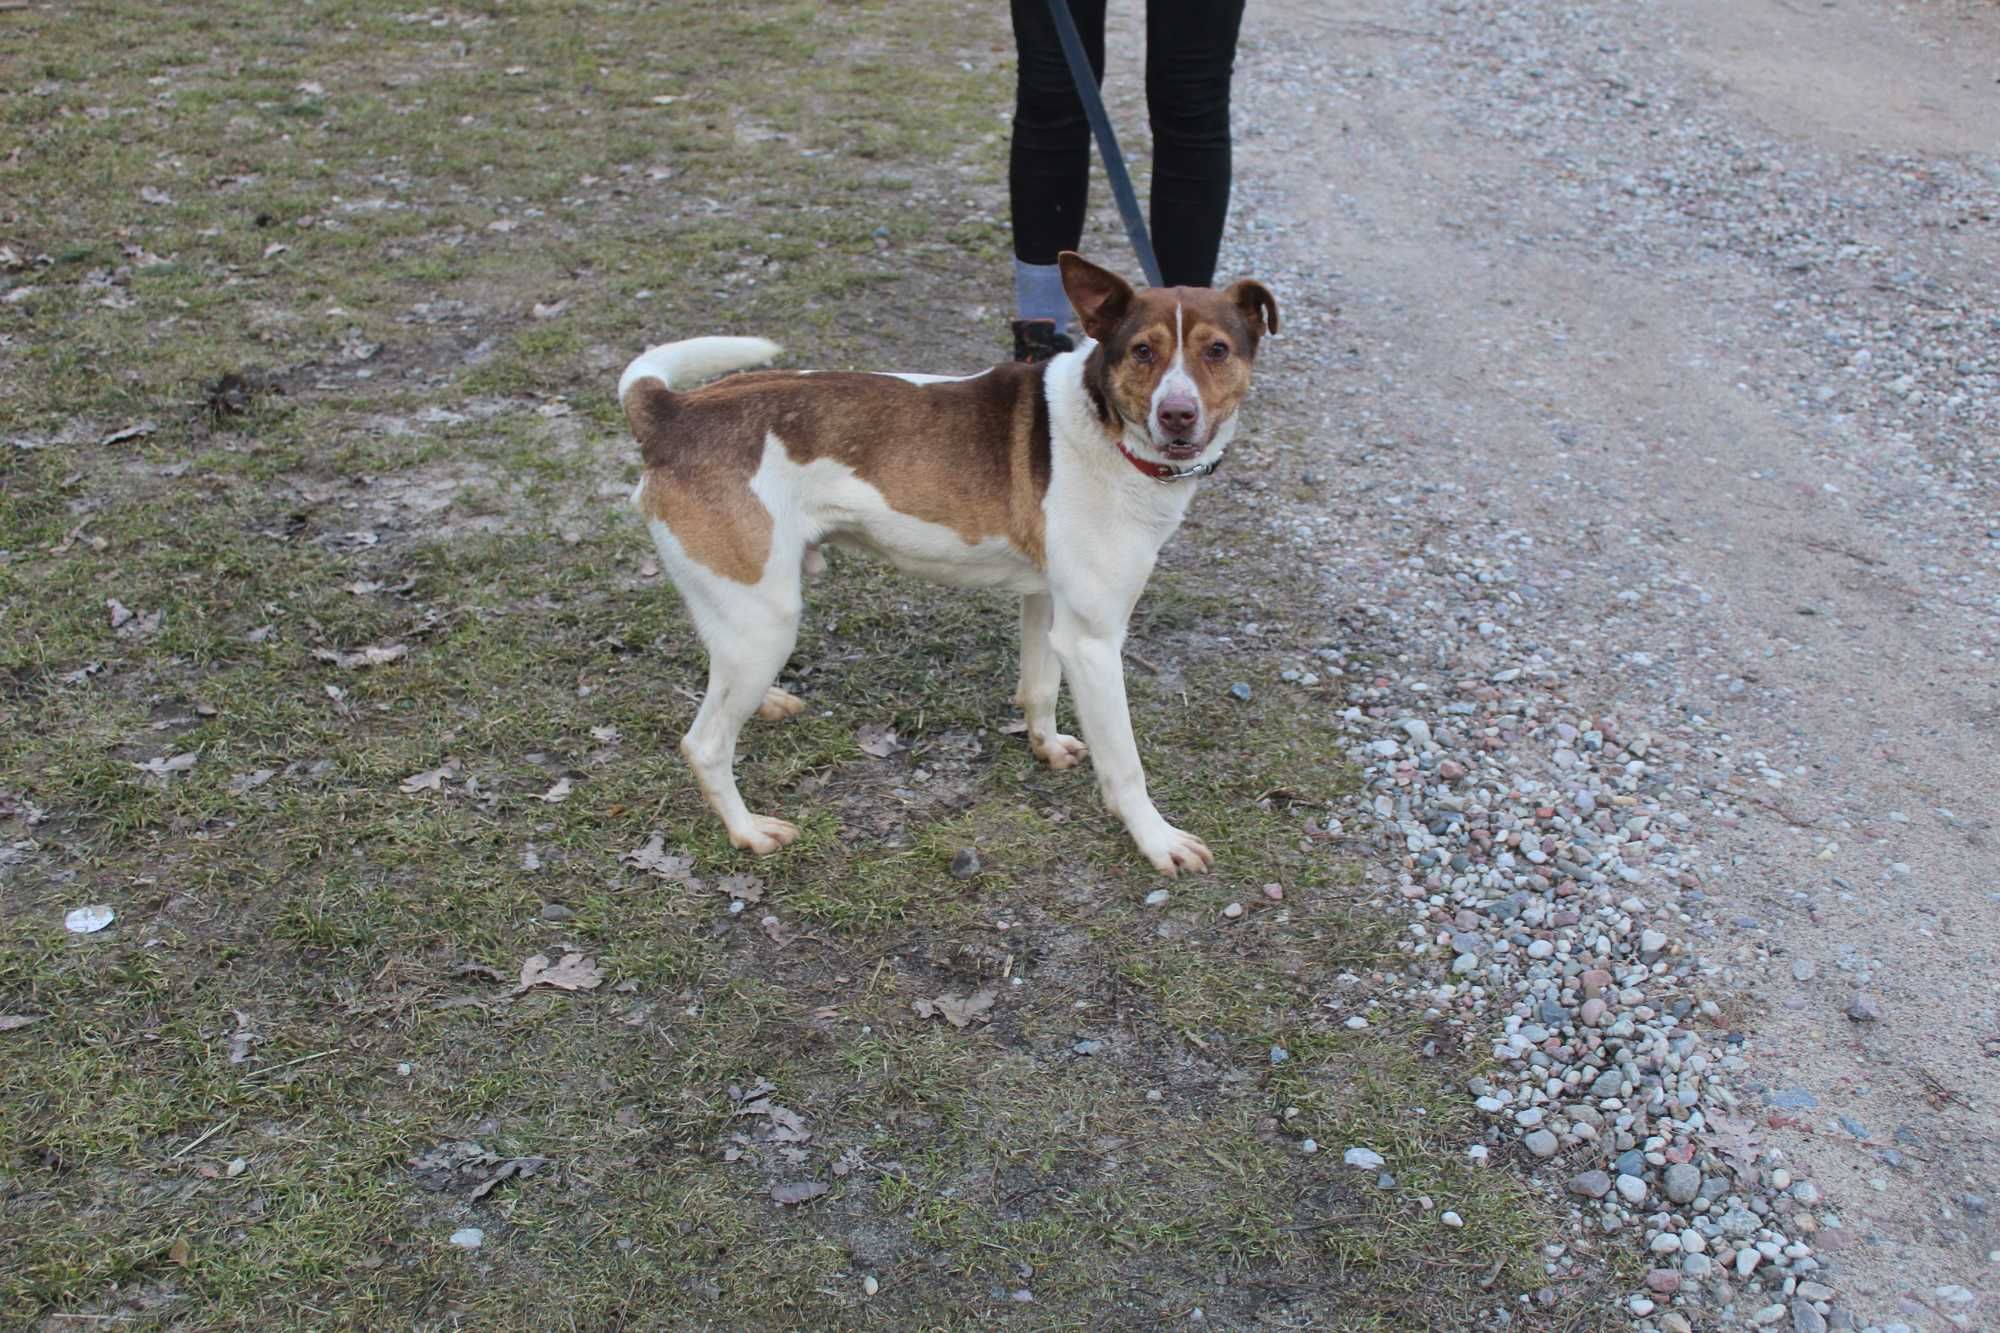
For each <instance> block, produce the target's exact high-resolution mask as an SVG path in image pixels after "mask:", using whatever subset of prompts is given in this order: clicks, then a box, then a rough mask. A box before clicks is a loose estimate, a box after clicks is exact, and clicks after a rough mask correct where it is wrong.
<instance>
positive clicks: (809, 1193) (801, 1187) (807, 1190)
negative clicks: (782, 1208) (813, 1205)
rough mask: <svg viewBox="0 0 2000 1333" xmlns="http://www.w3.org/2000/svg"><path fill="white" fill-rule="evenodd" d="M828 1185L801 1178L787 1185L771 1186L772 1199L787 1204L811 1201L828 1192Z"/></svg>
mask: <svg viewBox="0 0 2000 1333" xmlns="http://www.w3.org/2000/svg"><path fill="white" fill-rule="evenodd" d="M827 1188H828V1187H827V1186H826V1185H824V1184H821V1183H820V1182H819V1181H817V1180H801V1181H796V1182H793V1183H790V1184H785V1185H773V1186H771V1201H772V1202H773V1203H781V1204H786V1205H796V1204H801V1203H809V1202H811V1201H812V1200H814V1199H817V1198H818V1197H819V1196H820V1195H822V1194H824V1193H826V1191H827Z"/></svg>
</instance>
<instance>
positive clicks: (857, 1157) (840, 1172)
mask: <svg viewBox="0 0 2000 1333" xmlns="http://www.w3.org/2000/svg"><path fill="white" fill-rule="evenodd" d="M861 1167H862V1161H861V1149H859V1148H849V1149H848V1150H847V1151H846V1152H844V1153H842V1154H841V1155H840V1157H839V1158H838V1159H837V1160H836V1161H835V1162H834V1164H833V1174H835V1175H836V1176H847V1175H851V1174H852V1173H854V1172H856V1171H859V1170H860V1169H861Z"/></svg>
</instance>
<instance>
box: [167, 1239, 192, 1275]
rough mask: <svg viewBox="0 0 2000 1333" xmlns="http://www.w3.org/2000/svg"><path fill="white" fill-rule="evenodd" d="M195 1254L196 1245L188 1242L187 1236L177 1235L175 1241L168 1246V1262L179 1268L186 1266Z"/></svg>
mask: <svg viewBox="0 0 2000 1333" xmlns="http://www.w3.org/2000/svg"><path fill="white" fill-rule="evenodd" d="M193 1256H194V1246H192V1245H190V1244H188V1238H187V1237H186V1236H177V1237H175V1238H174V1243H173V1244H171V1245H169V1246H167V1262H168V1263H170V1264H173V1265H175V1266H176V1267H179V1268H186V1267H187V1266H188V1260H189V1259H191V1258H192V1257H193Z"/></svg>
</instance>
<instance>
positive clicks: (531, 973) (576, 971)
mask: <svg viewBox="0 0 2000 1333" xmlns="http://www.w3.org/2000/svg"><path fill="white" fill-rule="evenodd" d="M603 983H604V969H603V968H601V967H599V966H598V965H597V964H596V963H595V962H594V961H592V960H591V959H588V958H585V957H584V956H583V955H582V954H580V953H566V954H564V955H563V956H562V961H561V962H559V963H554V964H551V963H550V962H549V957H548V955H547V954H541V953H538V954H536V955H535V956H534V957H532V958H530V959H529V960H528V961H527V962H525V963H523V964H521V984H520V985H518V986H516V987H514V994H516V995H519V994H520V993H521V992H523V991H526V990H531V989H533V988H534V987H536V986H554V987H555V988H556V989H558V990H596V989H597V988H598V987H599V986H600V985H602V984H603Z"/></svg>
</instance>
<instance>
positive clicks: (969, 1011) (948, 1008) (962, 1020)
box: [910, 986, 1000, 1028]
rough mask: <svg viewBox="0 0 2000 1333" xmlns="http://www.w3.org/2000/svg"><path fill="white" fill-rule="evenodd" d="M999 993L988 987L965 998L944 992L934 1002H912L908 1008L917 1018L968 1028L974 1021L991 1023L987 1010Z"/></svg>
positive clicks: (990, 1016)
mask: <svg viewBox="0 0 2000 1333" xmlns="http://www.w3.org/2000/svg"><path fill="white" fill-rule="evenodd" d="M999 996H1000V992H999V991H998V990H996V989H995V988H993V987H991V986H988V987H987V988H985V989H984V990H977V991H974V992H973V993H972V994H970V995H967V996H959V995H957V994H954V993H953V992H951V991H946V992H945V993H944V994H943V995H940V996H938V997H937V998H936V999H935V1000H914V1001H912V1002H911V1003H910V1008H912V1009H914V1010H916V1011H917V1017H918V1018H942V1019H943V1020H944V1021H945V1022H947V1023H949V1024H951V1025H952V1026H953V1027H955V1028H962V1027H969V1026H971V1024H972V1021H973V1020H974V1019H978V1020H979V1021H980V1022H982V1023H990V1022H992V1021H993V1018H992V1015H991V1014H989V1013H987V1010H989V1009H991V1008H992V1007H993V1001H994V1000H996V999H998V998H999Z"/></svg>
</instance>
